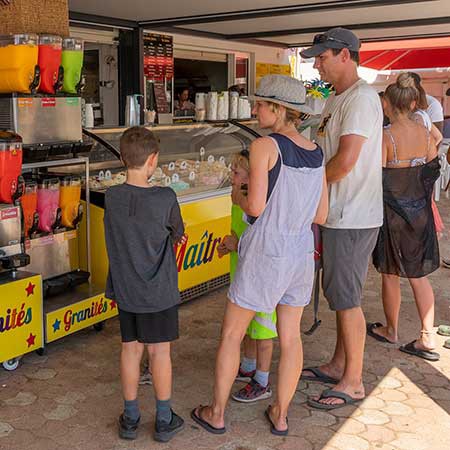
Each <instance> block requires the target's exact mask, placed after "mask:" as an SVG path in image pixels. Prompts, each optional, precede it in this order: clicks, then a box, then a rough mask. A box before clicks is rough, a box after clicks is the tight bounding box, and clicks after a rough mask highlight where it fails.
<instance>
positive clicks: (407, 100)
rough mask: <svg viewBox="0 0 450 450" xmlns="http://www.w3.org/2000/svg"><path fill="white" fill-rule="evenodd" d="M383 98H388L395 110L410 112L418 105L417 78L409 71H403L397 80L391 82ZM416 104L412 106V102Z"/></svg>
mask: <svg viewBox="0 0 450 450" xmlns="http://www.w3.org/2000/svg"><path fill="white" fill-rule="evenodd" d="M383 98H385V99H387V100H388V101H389V103H390V105H391V106H392V108H393V109H394V110H397V111H398V112H401V113H409V112H411V111H412V109H415V108H416V107H417V103H418V101H419V91H418V89H417V88H416V84H415V80H414V78H413V77H412V76H411V74H410V73H409V72H403V73H401V74H400V75H399V76H398V78H397V81H396V82H395V83H393V84H390V85H389V86H388V87H387V88H386V91H385V92H384V96H383ZM413 102H415V103H416V105H415V106H414V107H413V108H412V107H411V105H412V103H413Z"/></svg>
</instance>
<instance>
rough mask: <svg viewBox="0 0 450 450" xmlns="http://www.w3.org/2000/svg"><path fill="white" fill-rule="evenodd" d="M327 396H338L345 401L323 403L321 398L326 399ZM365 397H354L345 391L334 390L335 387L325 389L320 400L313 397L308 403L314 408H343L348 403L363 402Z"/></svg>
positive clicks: (327, 409)
mask: <svg viewBox="0 0 450 450" xmlns="http://www.w3.org/2000/svg"><path fill="white" fill-rule="evenodd" d="M326 398H338V399H340V400H343V403H336V404H334V405H333V404H327V403H322V402H321V400H324V399H326ZM363 400H364V398H353V397H352V396H350V395H348V394H346V393H345V392H340V391H334V390H333V389H327V390H326V391H323V392H322V394H320V397H319V399H318V400H313V399H312V398H309V399H308V405H309V406H311V407H312V408H317V409H324V410H326V411H331V410H333V409H339V408H343V407H344V406H347V405H357V404H358V403H360V402H362V401H363Z"/></svg>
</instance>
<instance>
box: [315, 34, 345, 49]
mask: <svg viewBox="0 0 450 450" xmlns="http://www.w3.org/2000/svg"><path fill="white" fill-rule="evenodd" d="M327 42H336V43H337V44H342V45H344V46H345V47H349V46H350V44H349V43H348V42H345V41H342V40H341V39H336V38H334V37H331V36H327V35H326V34H316V35H315V36H314V40H313V45H316V44H325V43H327Z"/></svg>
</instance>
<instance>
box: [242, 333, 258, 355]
mask: <svg viewBox="0 0 450 450" xmlns="http://www.w3.org/2000/svg"><path fill="white" fill-rule="evenodd" d="M256 355H257V350H256V341H255V340H254V339H252V338H251V337H250V336H249V335H248V334H246V335H245V338H244V357H245V358H247V359H256Z"/></svg>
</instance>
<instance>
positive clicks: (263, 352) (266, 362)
mask: <svg viewBox="0 0 450 450" xmlns="http://www.w3.org/2000/svg"><path fill="white" fill-rule="evenodd" d="M256 348H257V352H258V357H257V364H256V369H257V370H260V371H262V372H270V365H271V363H272V353H273V340H272V339H259V340H257V341H256Z"/></svg>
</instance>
